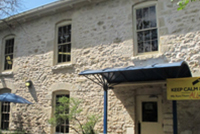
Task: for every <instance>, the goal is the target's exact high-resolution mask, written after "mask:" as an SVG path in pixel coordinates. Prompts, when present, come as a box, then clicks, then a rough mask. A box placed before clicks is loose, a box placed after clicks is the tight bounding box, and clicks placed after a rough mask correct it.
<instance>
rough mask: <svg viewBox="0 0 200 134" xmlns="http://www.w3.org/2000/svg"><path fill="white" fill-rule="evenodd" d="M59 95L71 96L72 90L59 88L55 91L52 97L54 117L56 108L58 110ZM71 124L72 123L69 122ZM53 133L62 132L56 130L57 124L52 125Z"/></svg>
mask: <svg viewBox="0 0 200 134" xmlns="http://www.w3.org/2000/svg"><path fill="white" fill-rule="evenodd" d="M57 95H69V98H70V92H69V91H68V90H58V91H55V92H53V97H52V104H53V105H52V117H54V113H55V110H56V96H57ZM69 124H70V123H69ZM68 129H69V131H70V128H69V127H68ZM52 131H53V132H52V134H60V132H56V126H53V127H52ZM62 134H68V133H62Z"/></svg>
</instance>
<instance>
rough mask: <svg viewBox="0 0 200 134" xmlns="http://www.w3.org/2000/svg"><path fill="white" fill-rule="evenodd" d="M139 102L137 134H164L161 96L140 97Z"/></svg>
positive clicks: (137, 108)
mask: <svg viewBox="0 0 200 134" xmlns="http://www.w3.org/2000/svg"><path fill="white" fill-rule="evenodd" d="M136 99H137V100H136V101H137V107H136V110H137V111H136V112H137V116H136V117H137V134H163V129H162V103H161V102H162V98H161V95H139V96H137V97H136Z"/></svg>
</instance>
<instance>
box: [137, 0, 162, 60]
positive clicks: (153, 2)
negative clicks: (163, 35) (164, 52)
mask: <svg viewBox="0 0 200 134" xmlns="http://www.w3.org/2000/svg"><path fill="white" fill-rule="evenodd" d="M154 5H155V7H156V23H157V36H158V51H153V52H144V53H138V43H137V28H136V23H137V21H136V9H140V8H144V7H149V6H154ZM133 44H134V45H133V47H134V48H133V50H134V51H133V56H136V55H149V54H159V53H160V38H159V22H158V4H157V1H155V0H152V1H144V2H140V3H138V4H136V5H134V6H133Z"/></svg>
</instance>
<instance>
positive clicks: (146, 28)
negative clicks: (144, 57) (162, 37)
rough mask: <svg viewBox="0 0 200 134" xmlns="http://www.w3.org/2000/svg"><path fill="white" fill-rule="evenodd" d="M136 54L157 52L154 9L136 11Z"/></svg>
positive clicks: (152, 7)
mask: <svg viewBox="0 0 200 134" xmlns="http://www.w3.org/2000/svg"><path fill="white" fill-rule="evenodd" d="M136 31H137V32H136V33H137V43H138V53H144V52H152V51H158V33H157V19H156V7H155V6H150V7H145V8H141V9H136Z"/></svg>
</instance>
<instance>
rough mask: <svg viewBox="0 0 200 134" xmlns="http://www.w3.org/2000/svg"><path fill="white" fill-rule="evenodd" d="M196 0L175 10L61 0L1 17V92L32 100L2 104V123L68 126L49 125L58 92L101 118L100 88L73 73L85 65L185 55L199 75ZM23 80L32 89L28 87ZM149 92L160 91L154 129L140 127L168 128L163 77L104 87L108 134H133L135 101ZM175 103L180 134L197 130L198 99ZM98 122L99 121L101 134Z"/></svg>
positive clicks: (126, 0)
mask: <svg viewBox="0 0 200 134" xmlns="http://www.w3.org/2000/svg"><path fill="white" fill-rule="evenodd" d="M199 6H200V3H199V2H194V3H190V4H189V5H188V7H187V8H186V9H185V10H183V11H177V4H176V2H170V1H168V0H146V1H145V0H65V1H58V2H54V3H51V4H48V5H45V6H42V7H39V8H36V9H33V10H30V11H27V12H24V13H20V14H17V15H15V16H12V17H10V18H6V19H4V20H1V21H0V48H1V49H0V63H1V64H0V65H1V66H0V93H4V92H12V93H15V94H17V95H20V96H22V97H24V98H26V99H27V100H29V101H31V102H32V103H34V104H32V105H26V104H12V103H11V104H9V103H2V104H1V105H2V108H1V118H0V119H1V129H8V128H9V129H11V130H12V129H16V128H17V127H19V126H23V129H25V130H27V131H29V132H30V133H32V134H54V133H56V132H57V133H59V132H67V131H68V130H67V128H66V127H63V128H62V129H61V127H58V128H55V127H51V126H50V125H49V124H48V119H50V117H52V116H53V113H54V109H55V105H56V98H58V97H60V96H63V95H65V96H70V97H75V98H79V99H81V100H82V105H81V106H82V108H83V112H82V114H83V117H84V115H88V114H90V113H95V114H100V115H102V120H103V90H102V88H101V87H100V86H98V85H97V84H95V83H93V82H92V81H90V80H88V79H86V78H85V77H82V76H79V75H78V74H79V73H80V72H81V71H84V70H87V69H93V70H95V69H104V68H108V67H111V68H112V67H127V66H146V65H152V64H155V63H172V62H179V61H182V60H184V61H186V62H187V63H188V65H189V67H190V70H191V72H192V73H193V76H199V75H198V74H199V71H200V69H199V65H200V53H199V50H200V41H199V40H200V21H199V20H200V9H199ZM28 80H30V81H31V82H32V86H31V87H30V88H28V87H26V86H25V82H26V81H28ZM150 95H156V96H157V99H156V102H158V103H157V104H158V106H157V107H158V109H159V110H158V111H159V112H158V116H159V117H158V118H159V122H158V123H157V126H152V124H153V123H150V124H149V126H148V127H146V128H153V127H156V129H153V130H152V131H149V130H150V129H149V130H146V128H144V127H142V128H141V129H142V133H141V134H147V133H148V134H155V133H157V134H158V133H159V134H173V127H172V125H173V122H172V116H173V115H172V102H171V101H169V100H167V99H166V82H157V81H154V82H151V83H132V84H128V85H126V84H121V85H118V86H116V87H114V89H112V90H109V91H108V133H109V134H138V125H137V124H138V120H139V117H140V116H141V115H140V113H141V111H140V110H141V109H139V108H138V107H141V106H140V104H138V102H139V101H140V100H142V99H144V100H148V99H149V96H150ZM153 99H154V101H155V98H153ZM148 101H150V102H151V101H152V100H151V99H149V100H148ZM177 103H178V104H177V105H178V106H177V108H178V132H179V134H199V133H200V128H199V124H200V114H199V106H200V105H199V101H178V102H177ZM5 107H10V108H5ZM83 117H81V118H83ZM102 120H101V121H100V122H99V123H98V124H97V126H96V129H97V130H98V131H99V132H100V133H102V132H103V121H102ZM64 129H65V130H64ZM143 130H144V131H143ZM154 130H155V131H154ZM146 131H148V132H146ZM69 133H71V134H74V133H75V132H74V131H73V130H71V129H70V130H69Z"/></svg>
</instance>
